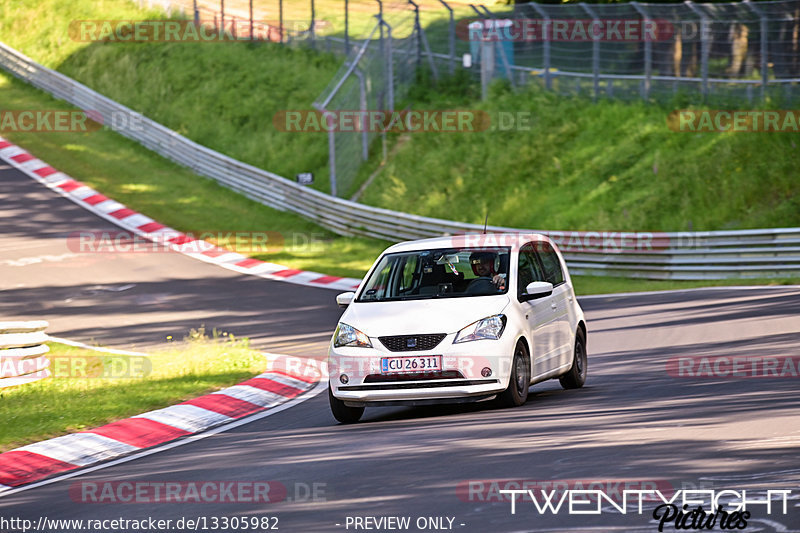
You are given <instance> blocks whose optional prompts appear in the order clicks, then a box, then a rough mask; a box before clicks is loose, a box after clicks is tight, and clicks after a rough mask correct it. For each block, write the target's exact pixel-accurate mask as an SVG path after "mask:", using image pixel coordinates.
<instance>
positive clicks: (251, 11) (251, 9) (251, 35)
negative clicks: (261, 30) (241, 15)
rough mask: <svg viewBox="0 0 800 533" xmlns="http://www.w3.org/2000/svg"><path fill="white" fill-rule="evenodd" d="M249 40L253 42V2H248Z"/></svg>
mask: <svg viewBox="0 0 800 533" xmlns="http://www.w3.org/2000/svg"><path fill="white" fill-rule="evenodd" d="M250 40H251V41H252V40H253V0H250Z"/></svg>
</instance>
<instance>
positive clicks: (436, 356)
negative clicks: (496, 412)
mask: <svg viewBox="0 0 800 533" xmlns="http://www.w3.org/2000/svg"><path fill="white" fill-rule="evenodd" d="M336 301H337V303H338V304H339V305H340V306H341V307H346V308H347V309H346V311H345V312H344V314H343V315H342V317H341V319H340V321H339V325H338V326H337V328H336V331H335V333H334V334H333V338H332V339H331V345H330V350H329V358H328V362H329V384H330V389H329V400H330V406H331V410H332V412H333V415H334V417H335V418H336V419H337V420H338V421H340V422H342V423H352V422H357V421H358V420H359V419H360V418H361V415H362V414H363V413H364V408H365V406H367V405H369V406H373V405H424V404H428V403H438V402H465V401H481V400H488V399H491V398H493V397H498V398H499V399H500V400H501V401H502V403H503V404H505V405H509V406H518V405H522V404H524V403H525V401H526V399H527V397H528V388H529V386H530V385H532V384H534V383H537V382H540V381H544V380H547V379H551V378H559V379H560V381H561V385H562V386H563V387H564V388H567V389H572V388H578V387H581V386H583V384H584V382H585V380H586V367H587V357H586V333H587V331H586V321H585V319H584V316H583V311H582V310H581V308H580V306H579V305H578V302H577V300H576V298H575V292H574V290H573V288H572V282H571V280H570V277H569V273H568V272H567V267H566V264H565V263H564V259H563V257H562V256H561V254H560V252H559V251H558V249H557V247H556V246H555V244H553V242H552V241H551V240H550V239H548V238H547V237H545V236H543V235H538V234H499V235H498V234H485V235H461V236H454V237H439V238H435V239H424V240H419V241H411V242H403V243H399V244H395V245H394V246H391V247H390V248H388V249H387V250H386V251H385V252H383V254H382V255H381V256H380V257H379V258H378V260H377V261H376V262H375V264H374V265H373V266H372V268H371V269H370V271H369V273H368V274H367V276H366V277H365V278H364V281H363V282H362V283H361V285H360V286H359V288H358V290H357V291H356V292H355V293H353V292H349V293H344V294H340V295H338V296H337V297H336Z"/></svg>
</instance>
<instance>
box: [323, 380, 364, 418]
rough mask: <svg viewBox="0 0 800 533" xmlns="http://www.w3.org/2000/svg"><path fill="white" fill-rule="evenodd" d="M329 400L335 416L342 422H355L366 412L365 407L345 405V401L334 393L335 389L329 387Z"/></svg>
mask: <svg viewBox="0 0 800 533" xmlns="http://www.w3.org/2000/svg"><path fill="white" fill-rule="evenodd" d="M328 402H329V403H330V404H331V412H332V413H333V418H335V419H336V420H338V421H339V422H341V423H342V424H355V423H356V422H358V421H359V420H360V419H361V415H363V414H364V408H363V407H350V406H349V405H345V404H344V402H343V401H342V400H340V399H338V398H336V397H334V395H333V391H332V390H331V389H330V388H328Z"/></svg>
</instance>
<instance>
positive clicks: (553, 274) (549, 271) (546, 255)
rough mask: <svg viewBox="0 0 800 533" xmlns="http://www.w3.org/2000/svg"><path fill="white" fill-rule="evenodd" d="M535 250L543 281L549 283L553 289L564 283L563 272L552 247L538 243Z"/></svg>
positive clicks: (544, 243)
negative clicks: (542, 272)
mask: <svg viewBox="0 0 800 533" xmlns="http://www.w3.org/2000/svg"><path fill="white" fill-rule="evenodd" d="M537 248H538V255H539V260H540V261H541V262H542V268H543V269H544V276H545V278H544V279H545V281H549V282H550V283H552V284H553V286H554V287H555V286H556V285H560V284H562V283H564V271H563V270H561V262H560V261H559V260H558V254H557V253H556V251H555V250H554V249H553V247H552V246H550V244H549V243H547V242H540V243H539V245H538V247H537Z"/></svg>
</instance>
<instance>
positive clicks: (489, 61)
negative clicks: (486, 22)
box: [481, 38, 496, 100]
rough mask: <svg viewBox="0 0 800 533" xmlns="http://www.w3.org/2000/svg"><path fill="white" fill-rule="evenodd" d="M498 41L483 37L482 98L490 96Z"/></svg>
mask: <svg viewBox="0 0 800 533" xmlns="http://www.w3.org/2000/svg"><path fill="white" fill-rule="evenodd" d="M495 45H496V43H495V42H494V41H491V40H489V39H485V38H482V39H481V98H482V99H483V100H486V99H487V98H489V82H490V81H491V80H492V79H493V78H494V70H495V68H494V59H495V51H494V47H495Z"/></svg>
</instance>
